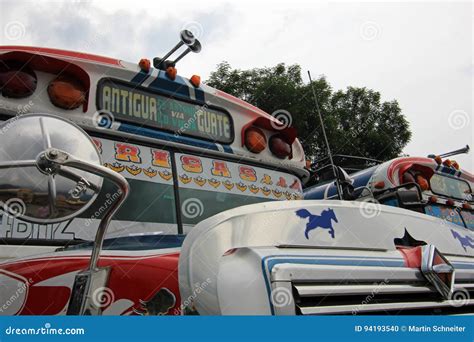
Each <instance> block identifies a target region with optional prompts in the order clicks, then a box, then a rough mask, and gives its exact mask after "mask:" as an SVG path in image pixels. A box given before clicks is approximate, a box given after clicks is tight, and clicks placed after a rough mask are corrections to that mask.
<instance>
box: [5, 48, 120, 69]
mask: <svg viewBox="0 0 474 342" xmlns="http://www.w3.org/2000/svg"><path fill="white" fill-rule="evenodd" d="M5 50H11V51H25V52H30V53H37V54H44V55H50V56H56V57H58V56H59V57H67V58H74V59H79V60H85V61H91V62H96V63H101V64H110V65H114V66H119V67H122V68H123V65H122V64H121V63H120V60H118V59H114V58H109V57H104V56H98V55H92V54H88V53H82V52H75V51H67V50H59V49H49V48H43V47H34V46H1V47H0V51H5Z"/></svg>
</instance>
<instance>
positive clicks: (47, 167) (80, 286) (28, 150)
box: [0, 114, 129, 314]
mask: <svg viewBox="0 0 474 342" xmlns="http://www.w3.org/2000/svg"><path fill="white" fill-rule="evenodd" d="M0 146H1V149H0V179H1V180H2V181H1V183H0V204H1V207H0V209H3V211H4V212H5V213H6V214H7V215H12V216H16V217H18V218H20V219H23V220H25V221H30V222H34V223H43V224H45V223H55V222H61V221H67V220H70V219H72V218H74V217H76V216H78V215H80V214H81V213H83V212H84V211H85V210H86V209H87V208H88V207H90V206H91V205H92V203H93V202H94V201H95V199H96V198H97V195H98V194H99V192H100V190H101V187H102V182H103V179H104V178H107V179H109V180H110V181H112V182H113V183H114V184H116V185H117V187H118V193H119V195H120V196H119V198H118V199H117V201H115V202H114V203H113V204H112V205H111V206H110V207H109V211H108V212H107V213H106V215H104V217H103V219H102V220H101V222H100V224H99V228H98V230H97V233H96V237H95V242H94V247H93V249H92V255H91V259H90V262H89V267H88V269H87V270H85V271H83V272H80V273H79V274H78V275H77V276H76V281H75V284H74V289H76V291H75V292H74V293H73V294H72V295H71V300H70V302H69V308H68V314H100V308H99V307H97V305H94V303H92V302H91V298H92V296H91V293H93V291H94V290H96V289H97V288H99V287H104V286H105V285H106V282H107V280H108V269H100V268H99V267H98V266H97V262H98V260H99V254H100V250H101V249H102V243H103V240H104V236H105V232H106V230H107V227H108V225H109V223H110V220H111V219H112V216H113V215H114V214H115V212H116V211H117V210H118V209H119V208H120V206H121V205H122V203H123V202H124V201H125V199H126V198H127V195H128V193H129V185H128V182H127V180H126V179H125V178H124V177H123V176H121V175H120V174H118V173H116V172H113V171H112V170H110V169H108V168H106V167H104V166H102V161H101V157H100V154H99V152H98V150H97V148H96V146H95V144H94V142H93V141H92V139H91V138H90V137H89V136H88V135H87V133H86V132H84V131H83V130H82V129H81V128H80V127H78V126H77V125H75V124H73V123H71V122H69V121H67V120H65V119H62V118H60V117H56V116H53V115H47V114H29V115H22V116H16V117H14V118H12V119H10V120H8V121H6V122H4V123H2V124H1V125H0Z"/></svg>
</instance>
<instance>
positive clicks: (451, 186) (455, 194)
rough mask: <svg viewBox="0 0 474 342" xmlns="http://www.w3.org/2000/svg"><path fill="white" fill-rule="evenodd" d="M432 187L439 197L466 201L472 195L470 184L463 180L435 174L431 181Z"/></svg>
mask: <svg viewBox="0 0 474 342" xmlns="http://www.w3.org/2000/svg"><path fill="white" fill-rule="evenodd" d="M430 186H431V190H432V191H433V193H435V194H437V195H442V196H447V197H452V198H456V199H460V200H465V199H466V198H467V196H468V195H469V194H470V193H471V188H470V187H469V184H468V183H467V182H465V181H463V180H461V179H457V178H452V177H446V176H442V175H440V174H437V173H435V174H433V176H432V177H431V179H430Z"/></svg>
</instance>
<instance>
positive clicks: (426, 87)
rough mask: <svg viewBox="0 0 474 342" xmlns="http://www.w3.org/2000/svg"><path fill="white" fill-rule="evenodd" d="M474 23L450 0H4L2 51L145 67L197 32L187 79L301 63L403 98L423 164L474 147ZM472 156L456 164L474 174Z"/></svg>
mask: <svg viewBox="0 0 474 342" xmlns="http://www.w3.org/2000/svg"><path fill="white" fill-rule="evenodd" d="M473 19H474V12H473V6H472V2H448V1H444V2H427V1H423V2H416V3H414V2H409V1H403V2H355V1H350V2H348V1H345V2H342V1H329V2H316V1H303V0H292V1H281V0H274V1H263V0H260V1H259V0H252V1H248V0H239V1H214V0H199V1H179V0H173V1H166V2H165V1H157V0H155V1H144V0H142V1H130V0H129V1H122V0H116V1H107V0H103V1H93V0H84V1H78V0H75V1H64V2H59V1H55V2H51V1H21V0H16V1H10V0H0V44H1V45H33V46H41V47H52V48H63V49H69V50H77V51H83V52H88V53H95V54H101V55H106V56H111V57H116V58H119V59H122V60H127V61H132V62H135V61H137V62H138V61H139V60H140V58H144V57H146V58H149V59H152V58H153V57H155V56H162V55H164V53H166V52H167V51H168V50H169V49H170V48H171V47H172V46H174V45H175V43H176V42H177V41H178V35H179V32H180V31H181V30H182V29H189V30H191V31H192V32H193V33H194V34H195V35H196V36H197V37H198V38H199V40H200V41H201V43H202V46H203V49H202V51H201V53H199V54H192V55H191V54H190V55H188V56H187V57H186V58H185V59H183V60H182V61H181V62H180V63H179V64H178V73H179V74H180V75H183V76H187V77H190V76H191V75H193V74H199V75H201V77H202V78H203V79H205V78H207V77H208V75H209V74H210V72H212V71H213V70H214V69H215V67H216V65H217V64H218V63H219V62H222V61H224V60H225V61H228V62H229V63H230V64H231V66H232V67H234V68H240V69H250V68H254V67H264V66H274V65H275V64H277V63H280V62H284V63H286V64H294V63H298V64H300V65H301V66H302V68H303V70H310V71H311V73H312V74H313V75H324V76H326V78H327V80H328V81H329V83H330V84H331V85H332V87H333V88H334V89H345V88H346V87H348V86H357V87H367V88H370V89H373V90H376V91H379V92H380V93H381V95H382V99H383V100H386V101H391V100H393V99H396V100H397V101H398V102H399V104H400V107H401V108H402V112H403V113H404V115H405V116H406V118H407V120H408V121H409V122H410V127H411V130H412V133H413V135H412V139H411V142H410V143H408V145H407V146H406V147H405V149H404V153H406V154H409V155H413V156H426V155H428V154H431V153H434V154H440V153H443V152H448V151H451V150H455V149H458V148H461V147H464V146H465V145H466V144H468V145H470V146H471V147H472V148H474V143H473V135H474V134H473V121H474V120H473V107H474V100H473V79H474V78H473V76H474V61H473V47H474V44H473V26H472V25H473ZM305 75H306V73H305V74H304V75H303V77H305ZM473 155H474V151H473V152H471V153H470V154H469V155H461V156H457V157H456V158H455V159H456V160H457V161H458V162H459V163H460V165H461V167H462V168H464V169H467V170H469V171H471V172H472V171H473V164H474V163H473V159H474V158H473Z"/></svg>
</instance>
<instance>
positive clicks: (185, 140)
mask: <svg viewBox="0 0 474 342" xmlns="http://www.w3.org/2000/svg"><path fill="white" fill-rule="evenodd" d="M118 130H119V131H121V132H126V133H131V134H137V135H141V136H145V137H149V138H153V139H160V140H165V141H171V142H176V143H180V144H186V145H190V146H195V147H201V148H204V149H207V150H212V151H221V150H220V149H219V148H218V147H217V145H216V144H215V143H212V142H208V141H204V140H199V139H196V138H191V137H186V136H183V135H179V134H173V133H168V132H162V131H158V130H155V129H150V128H146V127H139V126H135V125H132V124H128V123H123V122H122V123H120V126H119V127H118ZM222 147H223V149H224V152H226V153H232V154H233V153H234V151H233V150H232V148H231V147H230V146H229V145H222Z"/></svg>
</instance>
